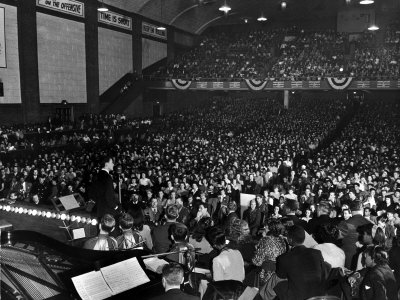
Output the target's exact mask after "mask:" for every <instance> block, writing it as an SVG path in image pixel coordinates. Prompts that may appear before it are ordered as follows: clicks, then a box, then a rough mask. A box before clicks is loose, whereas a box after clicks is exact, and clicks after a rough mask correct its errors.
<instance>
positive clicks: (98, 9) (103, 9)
mask: <svg viewBox="0 0 400 300" xmlns="http://www.w3.org/2000/svg"><path fill="white" fill-rule="evenodd" d="M97 11H99V12H106V11H108V8H107V7H105V6H104V0H102V1H101V6H100V7H98V8H97Z"/></svg>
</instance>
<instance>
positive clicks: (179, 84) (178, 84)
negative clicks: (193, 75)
mask: <svg viewBox="0 0 400 300" xmlns="http://www.w3.org/2000/svg"><path fill="white" fill-rule="evenodd" d="M191 83H192V82H191V81H189V80H183V79H172V84H173V85H174V87H175V88H176V89H178V90H186V89H188V88H189V86H190V84H191Z"/></svg>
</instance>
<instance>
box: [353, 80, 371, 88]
mask: <svg viewBox="0 0 400 300" xmlns="http://www.w3.org/2000/svg"><path fill="white" fill-rule="evenodd" d="M356 84H357V88H359V89H368V88H369V87H370V83H369V81H357V83H356Z"/></svg>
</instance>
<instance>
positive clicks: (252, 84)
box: [245, 79, 267, 91]
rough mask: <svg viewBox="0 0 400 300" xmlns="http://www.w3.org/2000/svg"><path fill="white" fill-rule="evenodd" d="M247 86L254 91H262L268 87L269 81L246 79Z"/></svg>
mask: <svg viewBox="0 0 400 300" xmlns="http://www.w3.org/2000/svg"><path fill="white" fill-rule="evenodd" d="M245 81H246V84H247V86H248V87H249V88H250V89H251V90H253V91H261V90H263V89H264V88H265V86H266V85H267V81H261V80H256V79H245Z"/></svg>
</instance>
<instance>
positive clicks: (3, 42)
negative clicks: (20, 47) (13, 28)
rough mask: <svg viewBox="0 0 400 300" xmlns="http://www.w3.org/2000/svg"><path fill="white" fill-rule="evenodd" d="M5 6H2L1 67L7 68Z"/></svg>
mask: <svg viewBox="0 0 400 300" xmlns="http://www.w3.org/2000/svg"><path fill="white" fill-rule="evenodd" d="M5 28H6V26H5V8H4V7H0V68H7V57H6V30H5Z"/></svg>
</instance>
